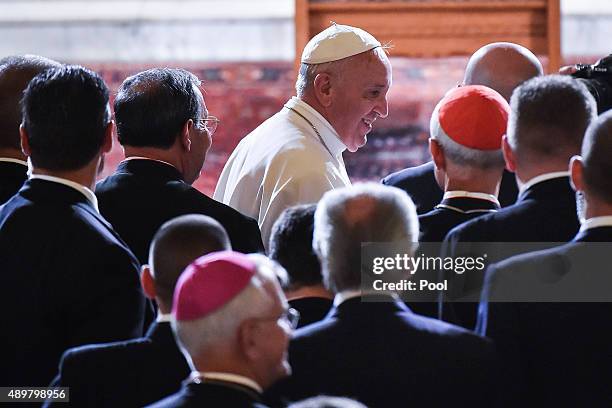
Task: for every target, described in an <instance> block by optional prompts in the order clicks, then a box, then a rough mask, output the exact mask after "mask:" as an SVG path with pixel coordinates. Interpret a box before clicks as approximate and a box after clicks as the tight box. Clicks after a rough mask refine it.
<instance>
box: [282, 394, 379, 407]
mask: <svg viewBox="0 0 612 408" xmlns="http://www.w3.org/2000/svg"><path fill="white" fill-rule="evenodd" d="M287 408H367V407H366V406H365V405H363V404H362V403H361V402H359V401H355V400H353V399H350V398H344V397H328V396H326V395H320V396H318V397H312V398H308V399H305V400H302V401H298V402H294V403H293V404H291V405H289V406H288V407H287Z"/></svg>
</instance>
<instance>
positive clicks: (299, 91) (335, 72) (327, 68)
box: [295, 45, 389, 99]
mask: <svg viewBox="0 0 612 408" xmlns="http://www.w3.org/2000/svg"><path fill="white" fill-rule="evenodd" d="M387 49H389V46H387V45H383V46H381V47H376V48H373V49H371V50H370V51H366V52H367V53H372V54H375V55H377V56H379V57H380V58H383V57H384V56H386V54H385V50H387ZM362 54H365V53H362ZM357 55H361V54H357ZM357 55H353V56H351V57H347V58H343V59H341V60H337V61H332V62H324V63H322V64H305V63H302V64H300V70H299V72H298V76H297V80H296V81H295V92H296V95H297V97H298V98H300V99H301V98H302V97H303V96H304V95H305V94H306V92H308V90H309V89H311V88H312V87H313V85H314V80H315V78H316V77H317V75H319V74H321V73H327V74H330V75H332V76H340V73H341V72H342V71H343V70H344V69H345V68H346V66H347V65H348V64H350V63H351V62H354V61H353V58H354V57H356V56H357Z"/></svg>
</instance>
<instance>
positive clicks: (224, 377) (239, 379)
mask: <svg viewBox="0 0 612 408" xmlns="http://www.w3.org/2000/svg"><path fill="white" fill-rule="evenodd" d="M190 378H191V379H194V378H203V379H204V381H206V380H213V381H214V380H217V381H224V382H230V383H234V384H239V385H242V386H245V387H248V388H251V389H253V390H255V391H257V392H258V393H260V394H262V393H263V388H261V386H260V385H259V384H257V383H256V382H255V381H253V380H251V379H250V378H247V377H245V376H242V375H238V374H233V373H218V372H212V371H210V372H209V371H206V372H203V371H192V372H191V376H190Z"/></svg>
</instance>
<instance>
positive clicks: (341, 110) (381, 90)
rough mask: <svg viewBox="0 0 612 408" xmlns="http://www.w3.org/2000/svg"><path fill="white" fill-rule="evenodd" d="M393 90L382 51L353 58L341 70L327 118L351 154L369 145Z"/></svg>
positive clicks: (385, 110)
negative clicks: (368, 137)
mask: <svg viewBox="0 0 612 408" xmlns="http://www.w3.org/2000/svg"><path fill="white" fill-rule="evenodd" d="M390 87H391V64H390V63H389V59H388V58H387V56H386V54H385V53H384V51H383V50H382V49H380V48H378V49H377V50H376V52H374V53H373V52H367V53H363V54H360V55H357V56H355V57H352V58H351V59H350V60H348V61H347V64H345V65H344V66H343V68H342V70H340V71H339V75H338V78H336V79H335V81H334V83H333V84H332V100H331V103H330V105H329V107H328V108H327V118H328V120H329V122H330V123H331V124H332V126H333V127H334V129H335V130H336V132H338V134H339V135H340V139H341V140H342V141H343V142H344V144H345V145H346V147H347V149H348V150H349V151H350V152H355V151H357V149H359V148H360V147H361V146H363V145H365V144H366V142H367V137H366V135H367V134H368V133H369V132H370V131H371V130H372V124H373V123H374V121H375V120H376V119H377V118H379V117H381V118H384V117H386V116H387V113H388V107H387V92H388V91H389V88H390Z"/></svg>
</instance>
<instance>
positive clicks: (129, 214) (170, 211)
mask: <svg viewBox="0 0 612 408" xmlns="http://www.w3.org/2000/svg"><path fill="white" fill-rule="evenodd" d="M199 86H200V81H199V80H198V79H197V78H196V77H195V75H193V74H191V73H190V72H187V71H185V70H181V69H170V68H155V69H151V70H148V71H144V72H141V73H139V74H136V75H134V76H131V77H129V78H127V79H126V80H125V81H124V82H123V84H121V87H120V88H119V91H118V93H117V97H116V99H115V118H116V120H117V134H118V136H119V142H120V143H121V144H122V146H123V149H124V151H125V156H126V159H125V160H124V161H122V162H121V163H120V164H119V167H118V168H117V170H116V171H115V173H114V174H113V175H111V176H109V177H107V178H106V179H105V180H103V181H102V182H100V183H98V185H97V186H96V195H97V196H98V200H99V202H100V211H101V213H102V214H103V215H104V216H105V217H106V218H107V219H108V220H109V221H110V223H111V224H112V225H113V227H114V228H115V229H116V230H117V232H118V233H119V235H121V237H123V239H125V241H126V242H127V244H128V245H129V246H130V248H131V249H132V250H133V251H134V253H135V254H136V256H137V257H138V259H139V260H140V261H141V262H142V263H145V262H146V259H147V255H148V251H149V244H150V243H151V239H152V238H153V234H155V231H157V229H158V228H159V227H160V226H161V225H162V224H163V223H164V222H166V221H168V220H170V219H171V218H174V217H177V216H179V215H184V214H191V213H195V214H203V215H208V216H210V217H212V218H214V219H216V220H217V221H219V223H220V224H221V225H223V227H224V228H225V230H226V231H227V233H228V235H229V237H230V240H231V243H232V247H233V248H234V250H236V251H240V252H245V253H248V252H259V251H261V252H263V243H262V241H261V233H260V231H259V227H258V226H257V222H256V221H255V220H253V219H251V218H249V217H246V216H244V215H242V214H241V213H239V212H238V211H236V210H234V209H232V208H230V207H228V206H226V205H224V204H221V203H219V202H217V201H215V200H213V199H211V198H209V197H207V196H206V195H204V194H202V193H200V192H199V191H198V190H196V189H195V188H193V187H191V183H193V182H194V181H195V180H196V179H197V178H198V176H199V175H200V171H201V170H202V165H203V164H204V159H205V157H206V153H207V152H208V149H209V148H210V145H211V143H212V134H213V133H214V131H215V129H216V126H217V122H218V120H217V119H216V118H215V117H213V116H209V114H208V110H207V109H206V104H205V103H204V99H203V97H202V92H201V91H200V90H199V88H198V87H199Z"/></svg>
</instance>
